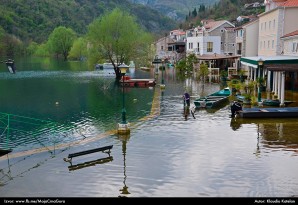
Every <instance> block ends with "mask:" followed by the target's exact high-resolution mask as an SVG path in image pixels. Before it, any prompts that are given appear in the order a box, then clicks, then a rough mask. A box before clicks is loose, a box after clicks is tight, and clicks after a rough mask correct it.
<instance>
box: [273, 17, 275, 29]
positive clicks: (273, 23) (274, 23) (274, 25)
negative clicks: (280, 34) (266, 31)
mask: <svg viewBox="0 0 298 205" xmlns="http://www.w3.org/2000/svg"><path fill="white" fill-rule="evenodd" d="M273 29H275V19H274V20H273Z"/></svg>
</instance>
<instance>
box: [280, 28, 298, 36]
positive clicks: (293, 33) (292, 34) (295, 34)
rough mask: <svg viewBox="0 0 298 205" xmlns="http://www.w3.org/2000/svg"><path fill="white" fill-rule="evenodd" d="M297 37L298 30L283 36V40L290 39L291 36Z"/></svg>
mask: <svg viewBox="0 0 298 205" xmlns="http://www.w3.org/2000/svg"><path fill="white" fill-rule="evenodd" d="M297 35H298V30H296V31H293V32H291V33H288V34H286V35H284V36H282V37H281V38H285V37H290V36H297Z"/></svg>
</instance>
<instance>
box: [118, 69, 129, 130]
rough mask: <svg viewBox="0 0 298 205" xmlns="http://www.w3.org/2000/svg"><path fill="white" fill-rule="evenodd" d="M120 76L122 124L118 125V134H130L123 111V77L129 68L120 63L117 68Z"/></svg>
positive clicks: (124, 111)
mask: <svg viewBox="0 0 298 205" xmlns="http://www.w3.org/2000/svg"><path fill="white" fill-rule="evenodd" d="M118 68H119V69H120V72H121V76H122V105H123V107H122V122H121V123H118V134H127V133H129V132H130V128H129V124H128V123H127V122H126V110H125V93H124V76H125V74H126V72H127V69H128V68H129V66H128V65H125V64H124V63H122V64H121V65H119V66H118Z"/></svg>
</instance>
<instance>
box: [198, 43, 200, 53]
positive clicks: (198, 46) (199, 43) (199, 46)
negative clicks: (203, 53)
mask: <svg viewBox="0 0 298 205" xmlns="http://www.w3.org/2000/svg"><path fill="white" fill-rule="evenodd" d="M199 50H200V43H198V51H199Z"/></svg>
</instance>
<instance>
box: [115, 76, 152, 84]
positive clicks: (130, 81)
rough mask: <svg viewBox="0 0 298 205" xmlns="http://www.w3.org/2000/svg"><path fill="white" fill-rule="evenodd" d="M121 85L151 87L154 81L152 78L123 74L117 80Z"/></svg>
mask: <svg viewBox="0 0 298 205" xmlns="http://www.w3.org/2000/svg"><path fill="white" fill-rule="evenodd" d="M119 82H120V85H121V86H125V87H152V86H155V85H156V81H155V79H154V78H152V79H132V78H130V77H129V76H124V81H123V78H122V79H121V80H120V81H119Z"/></svg>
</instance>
